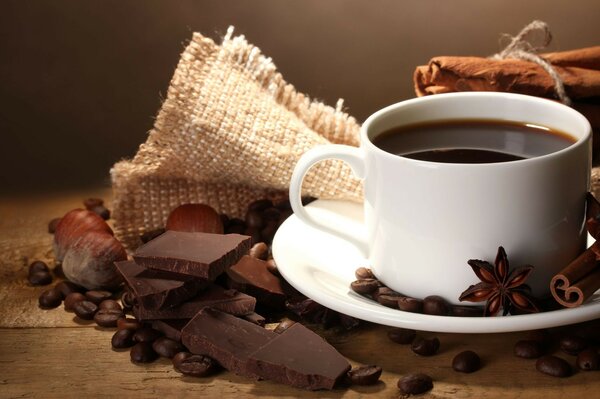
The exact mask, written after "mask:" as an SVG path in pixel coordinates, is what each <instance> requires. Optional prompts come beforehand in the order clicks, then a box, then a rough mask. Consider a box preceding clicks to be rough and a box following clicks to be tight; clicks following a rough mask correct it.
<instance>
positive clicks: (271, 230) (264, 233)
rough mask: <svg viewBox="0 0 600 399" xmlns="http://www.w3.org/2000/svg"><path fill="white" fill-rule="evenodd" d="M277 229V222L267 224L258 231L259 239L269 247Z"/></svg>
mask: <svg viewBox="0 0 600 399" xmlns="http://www.w3.org/2000/svg"><path fill="white" fill-rule="evenodd" d="M278 228H279V224H278V223H277V222H269V223H267V225H266V226H265V227H263V228H262V229H261V230H260V238H261V239H262V240H263V241H264V242H265V243H267V244H269V245H271V243H272V242H273V237H275V233H276V232H277V229H278Z"/></svg>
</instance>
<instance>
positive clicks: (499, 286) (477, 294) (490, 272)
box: [458, 247, 539, 316]
mask: <svg viewBox="0 0 600 399" xmlns="http://www.w3.org/2000/svg"><path fill="white" fill-rule="evenodd" d="M468 263H469V266H471V268H472V269H473V271H474V272H475V274H476V275H477V277H478V278H479V279H480V280H481V283H478V284H476V285H472V286H470V287H469V288H467V290H466V291H465V292H463V293H462V294H460V297H459V298H458V299H459V300H460V301H461V302H462V301H469V302H483V301H487V302H486V304H485V311H484V316H495V315H496V314H498V311H499V310H500V308H502V309H504V315H505V316H506V315H507V314H508V312H510V310H511V309H512V307H515V308H517V309H519V310H521V311H523V312H526V313H533V312H538V311H539V310H538V307H537V305H536V304H535V302H534V300H533V298H532V297H531V295H530V293H529V291H530V289H529V286H527V285H526V284H525V281H526V280H527V278H528V277H529V275H530V274H531V272H532V271H533V266H531V265H526V266H521V267H517V268H515V269H514V270H513V271H511V272H510V273H509V266H508V257H507V256H506V251H505V250H504V248H502V247H498V254H497V255H496V261H495V262H494V265H493V266H492V265H491V264H490V263H489V262H486V261H483V260H478V259H471V260H469V261H468Z"/></svg>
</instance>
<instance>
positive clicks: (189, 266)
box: [133, 231, 252, 281]
mask: <svg viewBox="0 0 600 399" xmlns="http://www.w3.org/2000/svg"><path fill="white" fill-rule="evenodd" d="M251 241H252V239H251V238H250V237H248V236H244V235H239V234H225V235H223V234H209V233H187V232H181V231H167V232H165V233H164V234H162V235H161V236H159V237H157V238H155V239H154V240H152V241H150V242H148V243H147V244H144V245H142V246H141V247H139V248H138V249H137V250H136V251H135V253H134V254H133V258H134V259H135V261H136V262H137V263H138V264H140V265H142V266H144V267H147V268H150V269H158V270H166V271H169V272H174V273H179V274H186V275H190V276H196V277H200V278H203V279H206V280H210V281H214V279H215V278H217V276H219V275H220V274H221V273H223V272H224V271H225V269H226V268H228V267H229V266H231V265H233V264H234V263H236V262H237V261H238V260H239V259H240V258H241V257H242V256H243V255H245V254H247V253H248V251H249V250H250V244H251Z"/></svg>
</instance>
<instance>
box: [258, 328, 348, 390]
mask: <svg viewBox="0 0 600 399" xmlns="http://www.w3.org/2000/svg"><path fill="white" fill-rule="evenodd" d="M248 369H249V370H250V371H251V372H253V373H255V374H257V375H259V376H261V377H263V378H268V379H270V380H274V381H278V382H281V383H283V384H287V385H291V386H294V387H297V388H304V389H310V390H316V389H333V387H334V385H335V384H336V382H338V381H339V380H340V379H341V378H343V377H344V376H345V375H346V373H347V372H348V370H350V364H349V363H348V361H347V360H346V359H345V358H344V357H343V356H342V355H341V354H340V353H339V352H338V351H337V350H336V349H335V348H334V347H333V346H331V345H329V344H328V343H327V342H326V341H325V340H324V339H323V338H321V337H320V336H318V335H317V334H315V333H314V332H312V331H311V330H309V329H308V328H306V327H304V326H303V325H302V324H300V323H296V324H294V325H292V326H291V327H289V328H288V329H287V330H285V331H283V332H282V333H281V334H278V335H277V337H276V338H273V339H272V340H271V341H270V342H269V343H268V344H266V345H264V346H263V347H262V348H260V349H258V350H257V351H256V352H254V353H253V354H252V355H250V359H249V363H248Z"/></svg>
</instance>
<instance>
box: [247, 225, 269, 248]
mask: <svg viewBox="0 0 600 399" xmlns="http://www.w3.org/2000/svg"><path fill="white" fill-rule="evenodd" d="M260 231H261V228H260V227H246V229H245V230H244V233H243V234H244V235H246V236H250V237H251V238H252V241H251V243H252V244H251V245H254V244H256V243H257V242H261V241H264V240H263V239H262V235H261V232H260Z"/></svg>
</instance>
